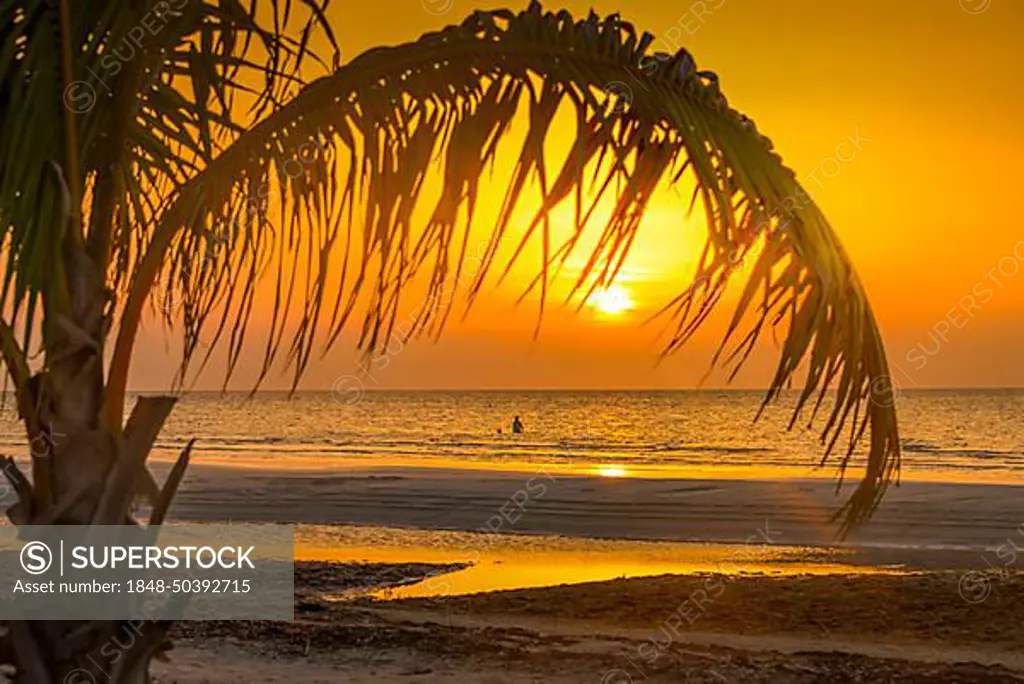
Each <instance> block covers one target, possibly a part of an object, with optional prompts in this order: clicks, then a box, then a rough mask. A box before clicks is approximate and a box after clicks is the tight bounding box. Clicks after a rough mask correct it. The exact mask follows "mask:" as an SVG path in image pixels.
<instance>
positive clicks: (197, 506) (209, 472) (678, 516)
mask: <svg viewBox="0 0 1024 684" xmlns="http://www.w3.org/2000/svg"><path fill="white" fill-rule="evenodd" d="M844 494H845V492H842V493H840V495H839V497H837V496H836V495H835V487H834V484H833V483H832V482H831V481H829V480H815V479H803V480H781V481H774V480H725V479H697V480H694V479H685V480H684V479H641V478H608V477H581V476H578V475H573V476H567V475H562V474H559V473H558V472H557V470H549V471H535V472H524V473H514V472H490V471H478V470H473V471H468V470H452V469H433V468H421V469H412V468H401V469H396V468H381V469H375V470H366V469H363V470H346V471H342V472H338V471H333V472H332V471H329V470H323V471H318V472H309V471H299V472H297V471H293V470H276V471H274V470H251V469H242V468H227V467H217V466H202V465H197V466H194V467H193V468H192V469H191V471H190V472H189V474H188V475H187V477H186V481H185V483H184V485H183V486H182V489H181V491H180V493H179V495H178V498H177V501H176V503H175V505H174V509H173V512H172V513H173V517H174V518H175V519H178V520H186V521H194V520H234V521H238V522H243V521H264V522H293V523H311V524H355V525H377V526H388V527H409V528H422V529H448V530H483V531H485V532H490V533H500V534H555V535H567V536H580V537H606V538H619V539H668V540H701V541H730V542H739V543H742V542H744V541H745V540H747V539H748V538H750V537H751V535H756V534H757V531H758V530H759V529H761V528H763V527H764V525H765V523H766V521H769V522H770V524H771V526H772V528H773V529H775V530H777V531H778V534H779V540H780V542H781V543H784V544H789V545H803V544H811V545H829V544H833V543H835V542H836V531H837V526H836V525H835V523H834V522H832V516H833V514H834V513H835V512H836V510H837V509H838V507H839V506H840V504H841V503H842V501H843V500H844V498H843V496H844ZM1022 524H1024V487H1022V486H1019V485H1001V484H954V483H936V482H905V483H903V484H902V485H901V486H899V487H894V488H893V489H892V490H891V491H890V492H889V494H888V495H887V497H886V499H885V501H884V502H883V504H882V507H881V508H880V509H879V511H878V512H877V514H876V515H875V517H874V518H873V519H872V520H871V521H870V523H869V524H868V525H866V526H865V527H864V528H862V529H861V530H859V531H857V532H856V533H855V534H853V535H852V536H851V537H850V539H849V540H848V541H849V542H850V543H853V544H858V545H870V546H872V547H875V548H878V549H880V550H881V551H884V550H885V549H891V548H896V549H898V550H902V549H906V548H907V547H920V548H932V549H945V550H951V549H983V548H985V547H996V546H999V545H1000V544H1004V543H1005V542H1006V540H1007V539H1008V538H1011V537H1014V536H1015V535H1017V534H1018V532H1017V529H1018V528H1019V527H1020V526H1021V525H1022ZM1022 540H1024V538H1022ZM896 555H899V553H897V554H896Z"/></svg>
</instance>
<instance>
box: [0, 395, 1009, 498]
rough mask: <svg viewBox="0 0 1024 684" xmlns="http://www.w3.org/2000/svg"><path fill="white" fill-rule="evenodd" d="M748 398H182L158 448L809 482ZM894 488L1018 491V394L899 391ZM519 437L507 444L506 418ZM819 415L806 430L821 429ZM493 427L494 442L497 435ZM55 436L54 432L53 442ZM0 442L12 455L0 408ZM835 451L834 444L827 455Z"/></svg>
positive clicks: (805, 461)
mask: <svg viewBox="0 0 1024 684" xmlns="http://www.w3.org/2000/svg"><path fill="white" fill-rule="evenodd" d="M761 398H762V393H760V392H754V391H679V392H676V391H672V392H642V391H608V392H593V391H586V392H584V391H514V392H513V391H476V392H465V391H459V392H454V391H379V392H363V393H358V394H354V393H351V392H299V393H297V394H295V395H294V396H292V397H290V398H289V396H288V395H287V393H278V392H265V393H259V394H257V395H256V396H254V397H253V398H251V399H250V398H248V396H247V395H246V394H244V393H227V394H221V393H201V392H200V393H189V394H186V395H184V396H183V397H182V399H181V401H180V403H179V404H178V405H177V406H176V407H175V410H174V413H173V414H172V416H171V419H170V420H169V422H168V424H167V425H166V427H165V430H164V432H163V434H162V436H161V438H160V440H159V442H158V445H157V454H156V457H158V458H173V457H174V456H176V455H177V453H178V452H179V451H180V450H181V449H182V448H183V447H184V445H185V443H186V442H187V441H188V440H189V439H190V438H192V437H196V438H197V440H198V441H197V443H196V449H195V451H194V461H195V462H196V463H214V464H223V463H229V464H233V465H242V466H251V467H254V468H259V467H261V466H268V467H269V466H270V465H272V466H273V468H288V467H295V468H313V469H325V470H333V469H343V468H363V467H379V466H403V467H409V466H412V467H416V466H423V467H454V468H471V469H478V468H485V469H517V468H522V469H531V470H533V469H536V468H537V467H542V466H545V465H552V466H558V467H562V468H571V469H572V471H574V472H580V473H593V474H597V475H603V476H653V477H657V476H660V475H665V474H666V473H683V474H686V473H696V474H699V475H700V476H701V477H716V476H722V477H736V476H750V477H759V478H761V477H768V478H772V477H794V476H795V477H803V476H806V477H819V476H831V475H832V474H833V473H834V471H833V469H832V468H831V467H829V466H825V467H822V468H819V467H817V466H818V462H819V460H820V457H821V454H822V447H821V444H820V441H819V434H818V430H817V429H816V428H810V429H809V428H807V426H806V423H807V417H806V416H805V418H804V419H802V420H801V421H800V422H798V424H797V426H795V428H794V429H793V430H792V431H786V429H785V428H786V424H787V423H788V421H789V418H790V415H791V407H792V403H793V400H794V399H795V393H792V394H787V395H786V396H784V397H783V398H782V400H781V401H780V402H779V403H777V404H773V405H771V406H770V407H769V408H768V409H767V410H766V412H765V413H764V415H763V416H762V417H761V419H760V420H758V421H757V422H754V417H755V414H756V413H757V409H758V406H759V405H760V402H761ZM897 408H898V411H899V417H900V434H901V438H902V442H903V452H904V454H903V479H905V480H906V479H926V480H936V479H937V480H951V481H986V482H987V481H993V480H994V481H1001V482H1017V483H1020V482H1024V423H1022V417H1024V390H924V391H906V392H904V393H902V394H901V395H900V397H899V399H898V404H897ZM516 415H518V416H520V417H521V419H522V421H523V423H524V425H525V428H526V429H525V432H524V433H523V434H521V435H514V434H511V429H510V426H511V422H512V420H513V417H514V416H516ZM821 423H822V416H819V418H818V419H817V421H816V427H817V428H820V425H821ZM499 429H501V433H500V434H499V432H498V430H499ZM57 439H59V436H58V437H57ZM0 444H2V448H3V450H4V451H5V452H6V453H12V454H23V453H25V446H24V438H23V432H22V428H21V426H20V424H19V423H18V422H17V419H16V415H15V413H14V409H13V406H12V403H11V402H7V404H6V406H5V407H4V409H3V412H2V414H0ZM837 448H838V447H837Z"/></svg>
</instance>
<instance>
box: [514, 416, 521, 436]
mask: <svg viewBox="0 0 1024 684" xmlns="http://www.w3.org/2000/svg"><path fill="white" fill-rule="evenodd" d="M512 432H514V433H516V434H517V435H521V434H523V421H521V420H519V416H516V419H515V420H513V421H512Z"/></svg>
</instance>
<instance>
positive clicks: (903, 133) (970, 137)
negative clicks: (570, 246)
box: [132, 0, 1024, 389]
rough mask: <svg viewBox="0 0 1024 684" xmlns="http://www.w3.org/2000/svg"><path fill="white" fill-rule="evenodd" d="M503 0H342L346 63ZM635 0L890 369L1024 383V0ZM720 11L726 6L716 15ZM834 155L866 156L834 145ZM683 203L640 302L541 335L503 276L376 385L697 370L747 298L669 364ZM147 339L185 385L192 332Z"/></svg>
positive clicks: (488, 383)
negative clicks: (818, 241)
mask: <svg viewBox="0 0 1024 684" xmlns="http://www.w3.org/2000/svg"><path fill="white" fill-rule="evenodd" d="M506 4H507V3H495V2H485V1H478V2H472V3H471V2H469V1H468V0H438V1H437V2H430V0H422V2H421V0H387V2H386V11H385V10H384V9H383V8H384V7H385V5H384V4H383V3H344V4H343V3H341V2H336V3H335V5H336V6H335V7H333V8H332V9H331V11H330V14H331V15H332V17H333V19H334V20H335V29H336V31H337V33H338V38H339V40H340V42H341V44H342V46H343V48H344V50H345V59H346V60H348V59H350V58H351V57H352V56H354V55H355V54H357V53H359V52H361V51H363V50H364V49H366V48H369V47H372V46H374V45H379V44H389V43H396V42H403V41H407V40H411V39H414V38H416V37H417V36H419V35H420V34H421V33H423V32H425V31H429V30H433V29H436V28H439V27H440V26H442V25H444V24H447V23H451V22H455V21H461V18H462V17H463V16H464V15H465V14H467V13H468V12H469V11H471V10H472V9H475V8H483V9H486V8H493V7H499V6H504V5H506ZM561 4H562V5H564V6H565V7H567V8H568V9H570V10H571V11H573V12H574V13H576V14H583V13H585V12H586V11H587V9H589V7H591V6H593V7H594V8H595V9H596V10H597V11H598V12H599V13H602V14H604V13H609V12H613V11H616V10H620V9H621V8H622V6H623V4H624V3H622V2H621V0H617V1H616V2H611V1H607V2H593V3H588V2H575V1H572V0H564V1H563V2H562V3H561ZM625 4H626V5H628V9H626V10H624V11H623V15H624V16H625V17H626V18H627V19H629V20H630V21H632V22H633V23H634V24H635V25H636V26H637V27H638V28H639V29H641V30H643V29H646V30H649V31H651V32H652V33H654V34H655V35H657V36H658V37H659V41H658V42H656V44H655V46H656V49H660V50H664V51H668V52H674V51H675V48H676V45H673V44H671V42H665V41H673V40H675V41H677V42H678V44H679V45H683V46H686V47H687V48H688V49H689V50H690V51H691V52H692V53H693V54H694V56H695V57H696V59H697V62H698V65H700V67H701V68H705V69H712V70H714V71H716V72H717V73H718V74H719V77H720V78H721V81H722V88H723V90H724V91H725V93H726V94H727V96H728V97H729V99H730V102H731V103H732V105H733V106H735V107H736V108H738V109H739V110H740V111H743V112H745V113H746V114H747V115H749V116H750V117H751V118H753V119H754V120H755V121H757V123H758V127H759V128H760V129H761V130H762V131H763V132H765V133H766V134H767V135H769V136H770V137H771V138H772V139H773V141H774V142H775V146H776V148H777V149H778V150H779V151H780V153H781V154H782V155H783V158H784V159H785V160H786V161H787V163H788V164H789V165H790V166H791V167H793V168H794V169H795V170H796V171H797V174H798V176H799V177H800V178H802V179H804V182H805V185H806V186H807V188H808V190H809V191H811V193H812V194H813V195H814V196H815V198H816V199H817V201H818V202H819V203H820V205H821V206H822V208H823V209H824V211H825V214H826V215H827V216H828V217H829V219H830V220H831V222H832V224H833V226H834V227H835V229H836V230H837V232H838V233H839V235H840V236H841V238H842V240H843V242H844V243H845V245H846V247H847V249H848V251H849V252H850V254H851V256H852V258H853V260H854V262H855V264H856V265H857V268H858V271H859V272H860V274H861V277H862V279H863V280H864V282H865V284H866V286H867V288H868V291H869V293H870V295H871V298H872V302H873V305H874V307H875V312H876V314H877V316H878V318H879V320H880V324H881V327H882V331H883V334H884V337H885V340H886V342H887V347H888V350H889V354H890V358H891V359H892V360H893V361H894V362H895V364H898V367H894V368H893V376H894V377H895V378H896V380H897V381H898V382H899V383H900V384H902V385H903V387H905V388H912V387H915V386H917V387H949V386H1022V385H1024V367H1022V365H1021V364H1020V363H1019V362H1018V360H1019V358H1020V357H1019V353H1020V348H1021V343H1022V341H1024V316H1022V314H1024V272H1021V273H1018V272H1017V271H1018V269H1021V267H1022V262H1024V242H1021V241H1022V240H1024V226H1021V225H1020V223H1019V221H1018V213H1017V211H1016V210H1015V207H1014V205H1013V204H1012V201H1013V198H1014V197H1015V195H1016V193H1017V192H1019V191H1018V190H1017V188H1016V187H1015V186H1016V183H1015V181H1017V180H1018V179H1019V178H1020V174H1019V172H1018V171H1017V168H1016V167H1017V160H1018V159H1020V158H1022V157H1024V135H1022V134H1021V133H1020V132H1019V125H1020V124H1019V113H1020V109H1021V104H1022V100H1024V91H1022V89H1021V85H1020V78H1021V74H1022V73H1024V51H1022V50H1021V49H1020V47H1019V36H1018V35H1017V34H1018V32H1019V28H1020V27H1021V26H1024V3H1020V2H1018V1H1017V0H910V1H906V2H892V1H891V0H887V1H885V2H883V1H881V0H870V1H863V0H862V1H859V2H857V3H826V2H818V1H815V0H778V1H773V2H763V0H707V1H706V2H696V3H693V4H692V5H691V4H689V3H688V2H687V1H686V0H684V1H683V2H662V1H655V0H632V1H631V2H629V3H625ZM449 6H450V7H449ZM513 6H515V5H513ZM548 6H549V8H553V7H554V5H553V4H550V3H549V5H548ZM446 7H448V11H447V12H446V13H444V14H440V15H438V14H436V13H437V12H440V11H442V10H444V9H445V8H446ZM702 7H703V8H708V9H709V10H713V13H710V14H707V13H705V14H704V15H703V16H702V17H700V16H698V15H699V14H700V13H701V9H702ZM979 9H980V10H982V11H977V10H979ZM967 10H973V12H970V11H967ZM432 12H433V13H432ZM851 137H852V138H854V139H857V140H859V143H858V147H859V148H860V149H859V150H857V149H856V148H855V147H853V146H851V145H849V144H848V145H845V146H844V147H842V148H840V149H838V150H837V146H838V145H839V144H840V143H842V142H843V141H847V140H849V139H850V138H851ZM837 157H841V158H843V159H846V160H849V161H845V162H836V161H833V160H835V159H836V158H837ZM499 181H500V179H499ZM496 185H498V186H499V187H498V188H497V189H495V188H491V189H488V190H485V191H484V194H483V196H482V202H483V204H485V205H491V206H490V211H491V212H494V211H496V209H495V207H494V206H493V205H494V204H496V202H497V201H498V200H499V198H500V196H501V195H500V194H499V191H500V190H501V189H502V188H501V186H500V183H498V182H496ZM684 209H685V202H684V201H683V200H681V199H680V198H679V197H676V196H674V195H673V194H672V193H670V192H665V193H664V194H663V195H662V196H660V197H659V198H658V199H657V201H656V202H655V203H654V205H653V206H652V210H651V212H650V215H649V216H648V218H647V220H646V222H645V224H644V226H643V229H642V230H641V234H640V236H639V238H638V243H637V246H636V248H635V251H634V254H633V255H632V256H631V258H630V260H629V262H628V267H629V268H628V269H627V271H626V273H625V278H624V280H623V282H622V287H623V288H624V291H625V292H626V293H628V295H629V297H630V299H631V300H632V302H633V306H634V307H635V310H633V311H630V312H626V313H624V314H620V315H615V316H611V315H608V314H603V313H601V312H598V311H595V310H594V309H588V310H586V311H584V312H583V313H582V314H580V315H578V316H576V315H572V314H571V313H570V312H568V311H563V310H559V309H557V308H554V309H552V310H550V311H549V312H548V314H547V315H546V317H545V321H544V327H543V329H542V332H541V336H540V338H539V339H538V340H537V341H533V339H532V331H533V326H534V323H535V320H536V301H535V299H531V300H529V301H527V302H525V303H524V304H523V305H520V306H519V307H518V308H516V307H515V306H514V304H513V303H514V300H515V298H516V296H517V295H518V294H519V292H520V291H521V286H522V284H523V281H524V279H525V273H524V274H523V275H520V276H517V278H514V279H513V281H514V282H512V283H510V284H509V285H506V286H503V287H502V288H500V289H497V290H491V291H489V293H488V295H487V296H486V297H483V298H481V300H480V301H479V302H478V305H477V308H475V309H474V311H473V312H472V314H471V315H470V317H469V318H468V319H467V320H466V321H465V322H464V323H461V324H459V323H456V324H455V325H452V326H451V327H450V328H449V329H448V330H447V331H446V333H445V335H444V337H443V338H442V339H441V341H440V342H439V343H437V344H430V343H428V342H420V343H416V344H414V345H412V346H405V347H404V348H401V349H399V348H398V347H397V345H393V347H392V353H390V354H388V355H387V356H386V358H384V359H381V360H380V361H379V362H377V363H376V364H375V365H374V366H373V367H372V368H370V371H371V372H370V374H369V377H364V379H363V380H362V382H364V384H365V386H366V387H367V388H373V387H416V388H420V387H438V388H449V387H451V388H463V387H482V388H504V387H508V388H522V387H544V388H557V387H570V388H644V387H664V388H687V387H694V386H695V385H696V383H697V382H699V380H700V379H701V377H702V376H703V375H704V373H705V371H706V370H707V367H708V359H709V356H710V353H711V352H712V351H713V350H714V347H715V345H716V342H717V340H718V339H719V337H720V335H721V333H722V330H723V326H724V323H725V319H726V318H727V315H728V314H729V313H730V311H728V308H729V307H728V304H726V307H725V309H723V310H722V311H720V314H719V316H718V318H717V320H715V321H713V322H712V325H711V326H709V328H708V329H707V330H706V331H703V334H701V335H700V336H699V337H698V338H697V339H696V340H694V343H693V344H692V345H691V346H690V347H689V348H686V349H684V350H683V351H682V352H681V353H679V354H678V355H677V356H675V357H673V358H671V359H669V360H667V361H665V362H663V363H662V364H661V365H660V366H657V367H655V362H656V360H657V356H658V352H659V350H660V344H659V341H658V336H657V333H658V332H659V330H660V329H661V328H660V326H658V325H650V326H646V327H642V326H641V325H640V322H641V321H642V320H643V319H644V318H646V315H647V314H648V313H649V312H650V309H651V308H652V307H657V305H659V304H661V303H664V302H665V301H666V300H667V299H668V298H669V297H670V296H671V295H672V294H675V293H677V292H678V291H679V290H680V289H682V287H684V286H685V283H686V282H687V280H686V277H687V276H689V274H690V269H692V266H693V260H694V259H695V257H696V256H697V255H696V254H694V250H695V249H696V248H697V246H699V244H700V226H699V221H697V220H696V219H694V220H692V221H687V220H686V217H685V212H684ZM486 211H487V210H486V209H485V212H484V218H483V220H484V221H486V218H487V213H486ZM565 216H567V217H568V216H570V214H569V212H566V213H565ZM556 218H558V217H557V215H556ZM1018 243H1020V246H1019V247H1017V248H1016V253H1017V255H1019V257H1018V256H1015V255H1014V248H1015V246H1016V245H1017V244H1018ZM1001 260H1002V261H1001ZM993 269H994V270H993ZM254 341H256V340H255V338H254ZM766 342H768V344H764V345H762V351H761V352H760V353H759V354H758V355H756V356H755V357H753V358H752V359H751V362H750V364H749V365H748V367H747V368H746V369H745V371H744V372H743V373H741V375H740V377H739V378H738V381H737V383H736V386H738V387H762V386H764V385H765V384H766V383H767V380H768V379H769V377H770V375H769V374H770V371H771V370H773V368H774V365H773V364H774V360H775V355H774V349H773V348H772V345H771V342H770V339H768V340H766ZM140 343H141V344H142V345H143V346H142V347H141V349H140V353H139V354H138V355H137V356H136V360H135V365H134V368H133V375H132V385H133V386H134V387H137V388H146V389H158V388H164V387H166V386H167V385H168V383H169V381H170V378H171V377H172V375H173V373H172V372H171V370H170V369H171V367H172V366H173V361H174V354H173V350H174V346H175V341H174V340H173V339H167V338H166V335H165V333H164V332H163V331H162V330H161V329H160V327H159V326H158V325H155V324H150V325H149V326H147V328H146V329H145V330H144V332H143V335H142V336H141V339H140ZM261 354H262V346H261V345H259V344H258V343H257V344H254V345H253V347H252V349H251V353H250V354H249V358H250V359H251V363H249V364H245V363H243V371H242V372H241V373H240V374H239V376H238V383H236V385H237V386H238V387H239V388H243V387H248V384H249V383H251V381H252V377H253V373H252V372H250V371H248V370H245V369H246V367H247V366H248V367H249V368H252V367H254V366H255V365H256V364H257V363H258V361H259V359H260V358H261ZM353 358H354V355H353V352H352V346H351V344H342V345H340V346H339V347H337V348H336V349H335V350H334V351H332V353H331V354H330V355H329V356H328V357H327V358H326V359H325V360H323V361H321V362H319V363H318V364H316V365H314V366H313V367H312V368H311V370H310V372H309V373H308V374H307V378H306V380H305V382H304V383H303V385H302V386H303V387H304V388H308V389H327V388H330V387H331V386H332V385H333V384H334V383H335V382H336V381H337V379H338V378H339V377H342V376H345V375H347V374H351V373H353V372H354V371H355V365H354V363H353ZM385 362H386V363H385ZM221 367H222V366H220V365H219V364H213V365H212V366H211V367H210V368H209V369H208V372H207V373H206V375H204V377H203V378H202V379H201V381H200V382H199V383H197V385H196V387H197V388H206V387H209V388H213V387H219V383H220V380H221V375H220V368H221ZM287 383H288V376H286V375H280V376H278V375H276V374H275V375H274V376H272V377H271V379H270V381H269V382H268V383H267V384H266V385H265V387H267V388H275V387H284V386H287ZM723 384H724V376H723V375H722V374H720V373H716V374H713V375H712V376H711V378H710V379H709V380H708V385H709V386H720V385H723Z"/></svg>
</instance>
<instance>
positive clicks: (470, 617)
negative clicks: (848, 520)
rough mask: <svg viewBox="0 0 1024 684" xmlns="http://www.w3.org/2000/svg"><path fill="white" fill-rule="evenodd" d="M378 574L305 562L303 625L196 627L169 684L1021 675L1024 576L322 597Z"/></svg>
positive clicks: (165, 669) (184, 631)
mask: <svg viewBox="0 0 1024 684" xmlns="http://www.w3.org/2000/svg"><path fill="white" fill-rule="evenodd" d="M422 570H423V568H421V567H417V568H403V567H398V566H396V567H393V568H391V570H390V572H393V573H394V575H395V576H399V577H400V576H405V575H408V574H410V573H415V572H420V571H422ZM381 572H382V568H381V566H379V565H358V564H357V565H351V564H350V565H344V566H325V565H324V564H317V565H315V566H312V569H310V566H307V565H304V564H303V565H300V566H299V568H298V570H297V573H296V579H297V591H298V594H299V596H300V599H299V601H300V607H299V609H298V610H297V614H296V618H297V619H296V620H295V621H294V622H290V623H268V622H263V623H257V622H204V623H185V624H183V625H181V626H180V627H179V628H178V634H177V638H178V641H179V643H178V645H177V647H176V648H175V649H174V650H172V651H171V652H170V653H169V655H170V658H171V660H170V662H168V663H161V664H159V665H158V668H157V681H158V682H161V683H163V684H167V683H170V682H177V683H179V684H199V683H200V682H204V683H205V682H211V683H212V682H222V683H226V684H236V683H237V684H241V683H242V682H261V683H274V682H292V683H293V682H339V683H340V682H379V683H384V684H393V683H396V682H405V683H427V682H481V683H484V684H487V683H491V684H505V683H511V682H554V683H555V684H567V683H569V682H595V683H596V682H600V683H601V684H632V683H633V682H652V683H654V684H660V683H668V682H695V683H697V682H701V683H712V682H719V683H720V682H751V683H758V684H762V683H763V684H768V683H771V684H775V683H779V684H795V683H801V684H803V683H811V682H851V683H852V682H901V683H908V684H909V683H914V684H918V683H920V684H924V683H925V682H928V683H935V684H939V683H942V684H948V683H950V682H954V683H955V682H963V683H966V682H978V683H981V684H995V683H1004V682H1005V683H1009V682H1021V681H1024V627H1022V626H1021V621H1020V619H1019V616H1020V611H1021V607H1022V604H1021V599H1022V598H1024V577H1021V576H1020V575H1004V576H1000V577H998V578H993V591H992V592H991V594H990V595H989V596H988V597H987V598H986V600H984V601H982V602H976V603H971V602H968V601H965V600H963V599H962V598H961V597H960V596H959V595H958V583H959V580H958V575H957V573H951V572H939V573H927V574H921V575H912V576H906V575H904V576H898V575H874V576H864V575H859V576H852V577H847V576H834V575H833V576H824V577H804V576H794V577H785V578H769V577H753V576H748V577H736V576H722V575H701V576H686V577H680V576H661V577H654V578H644V579H634V580H620V581H613V582H602V583H592V584H583V585H574V586H567V587H557V588H546V589H531V590H521V591H512V592H498V593H491V594H483V595H478V596H471V597H455V598H449V599H447V600H444V601H438V600H406V601H389V602H384V601H371V600H366V599H360V600H356V601H347V602H333V601H324V600H322V599H318V598H316V597H317V596H322V595H323V594H324V593H332V592H336V591H338V590H339V589H342V588H351V587H353V586H358V585H359V584H360V578H364V579H365V581H366V582H367V583H369V582H377V581H379V578H380V577H381ZM332 578H333V579H332ZM714 587H717V588H714Z"/></svg>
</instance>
